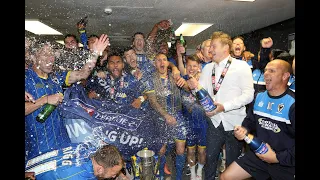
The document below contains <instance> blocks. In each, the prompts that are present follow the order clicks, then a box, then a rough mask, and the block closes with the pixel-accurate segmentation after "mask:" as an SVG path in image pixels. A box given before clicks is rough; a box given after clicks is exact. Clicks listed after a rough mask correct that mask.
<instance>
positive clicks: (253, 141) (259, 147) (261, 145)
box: [244, 134, 268, 154]
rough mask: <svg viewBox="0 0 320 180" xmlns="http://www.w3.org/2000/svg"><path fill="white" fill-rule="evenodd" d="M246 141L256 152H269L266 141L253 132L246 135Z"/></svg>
mask: <svg viewBox="0 0 320 180" xmlns="http://www.w3.org/2000/svg"><path fill="white" fill-rule="evenodd" d="M244 141H245V142H246V143H247V144H248V145H249V147H250V148H251V149H252V150H253V151H254V152H255V153H259V154H265V153H266V152H268V147H267V145H266V143H265V142H263V141H261V140H260V139H258V138H256V137H254V136H253V135H252V134H248V135H247V136H245V138H244Z"/></svg>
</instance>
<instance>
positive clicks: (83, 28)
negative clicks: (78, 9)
mask: <svg viewBox="0 0 320 180" xmlns="http://www.w3.org/2000/svg"><path fill="white" fill-rule="evenodd" d="M87 18H88V16H85V17H84V18H82V19H81V20H80V21H79V22H77V26H78V32H79V34H80V41H81V43H82V44H83V48H84V49H87V50H88V43H87V41H88V37H87V33H86V26H87V23H88V19H87Z"/></svg>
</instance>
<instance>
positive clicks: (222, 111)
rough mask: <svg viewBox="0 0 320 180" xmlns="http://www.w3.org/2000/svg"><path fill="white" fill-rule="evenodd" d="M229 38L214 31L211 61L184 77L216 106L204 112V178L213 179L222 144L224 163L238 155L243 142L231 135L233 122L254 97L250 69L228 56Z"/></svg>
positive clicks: (230, 44)
mask: <svg viewBox="0 0 320 180" xmlns="http://www.w3.org/2000/svg"><path fill="white" fill-rule="evenodd" d="M231 47H232V39H231V37H230V36H229V35H228V34H226V33H224V32H221V31H219V32H214V33H213V34H212V37H211V44H210V50H209V53H211V54H212V55H213V62H212V63H210V64H207V65H206V66H205V67H204V69H203V71H202V73H201V76H200V79H199V82H198V81H197V80H196V79H195V78H191V79H189V80H188V85H189V87H190V89H200V88H201V87H203V88H204V89H205V90H207V91H208V93H209V94H210V96H211V97H212V98H213V100H214V101H215V103H214V104H215V105H216V106H217V108H216V109H215V110H213V111H211V112H206V115H207V116H209V117H210V119H211V122H212V123H210V122H209V123H208V129H207V154H206V162H207V164H206V166H205V178H204V179H206V180H214V179H215V174H216V169H217V163H218V157H219V153H220V150H221V147H222V146H223V144H225V145H226V165H227V166H228V165H230V164H231V163H232V162H233V161H234V160H235V159H236V158H237V157H238V156H239V155H240V154H241V151H242V147H243V142H242V141H239V140H237V139H236V138H235V137H234V135H233V129H234V126H235V125H239V124H241V123H242V121H243V119H244V118H245V116H246V108H245V105H246V104H249V103H250V102H251V101H252V100H253V97H254V88H253V79H252V72H251V69H250V67H249V65H248V64H247V63H246V62H245V61H237V60H236V59H235V58H232V57H231V56H230V49H231Z"/></svg>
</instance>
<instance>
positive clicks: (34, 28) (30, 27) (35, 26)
mask: <svg viewBox="0 0 320 180" xmlns="http://www.w3.org/2000/svg"><path fill="white" fill-rule="evenodd" d="M25 30H27V31H30V32H32V33H34V34H37V35H62V33H60V32H58V31H57V30H55V29H53V28H51V27H49V26H48V25H45V24H43V23H42V22H40V21H38V20H25Z"/></svg>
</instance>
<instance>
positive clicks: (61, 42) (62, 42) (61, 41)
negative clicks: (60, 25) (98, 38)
mask: <svg viewBox="0 0 320 180" xmlns="http://www.w3.org/2000/svg"><path fill="white" fill-rule="evenodd" d="M56 42H57V43H60V44H62V45H64V41H63V40H58V41H56ZM78 46H79V47H83V44H81V43H79V44H78Z"/></svg>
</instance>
